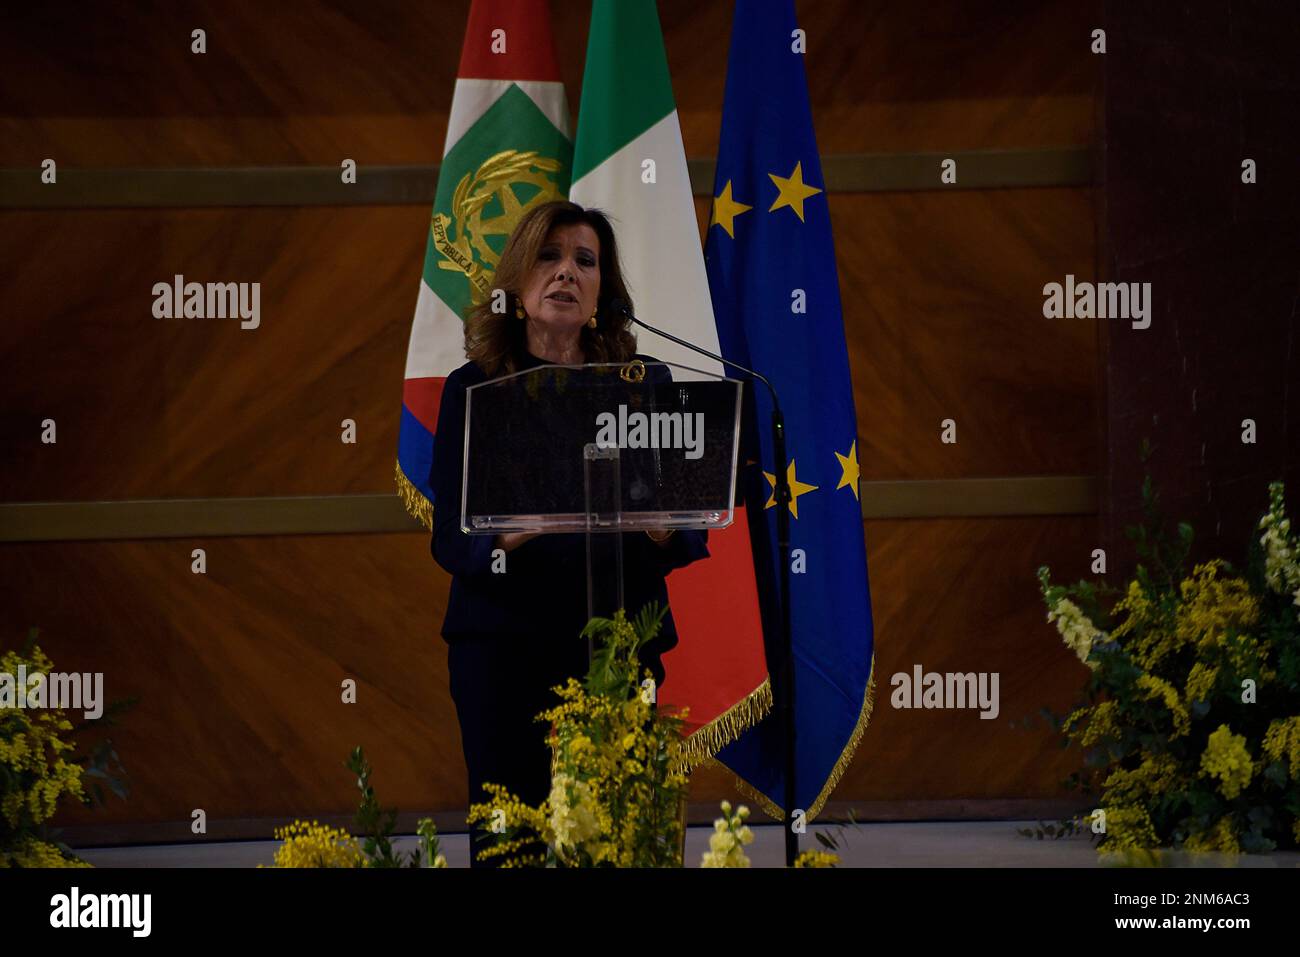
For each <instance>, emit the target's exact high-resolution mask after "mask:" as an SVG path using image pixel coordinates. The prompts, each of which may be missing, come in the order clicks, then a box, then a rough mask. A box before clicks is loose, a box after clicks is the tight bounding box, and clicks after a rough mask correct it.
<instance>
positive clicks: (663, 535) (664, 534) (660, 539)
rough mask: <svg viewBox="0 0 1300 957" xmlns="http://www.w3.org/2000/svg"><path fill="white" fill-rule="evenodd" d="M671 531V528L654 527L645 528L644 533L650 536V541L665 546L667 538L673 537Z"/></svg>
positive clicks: (661, 546)
mask: <svg viewBox="0 0 1300 957" xmlns="http://www.w3.org/2000/svg"><path fill="white" fill-rule="evenodd" d="M673 531H674V530H673V529H671V528H668V529H663V528H656V529H653V530H651V529H648V528H647V529H646V532H645V533H646V534H647V535H649V536H650V541H652V542H654V543H655V544H656V545H658V546H659V547H660V548H666V547H667V545H668V539H670V538H672V537H673Z"/></svg>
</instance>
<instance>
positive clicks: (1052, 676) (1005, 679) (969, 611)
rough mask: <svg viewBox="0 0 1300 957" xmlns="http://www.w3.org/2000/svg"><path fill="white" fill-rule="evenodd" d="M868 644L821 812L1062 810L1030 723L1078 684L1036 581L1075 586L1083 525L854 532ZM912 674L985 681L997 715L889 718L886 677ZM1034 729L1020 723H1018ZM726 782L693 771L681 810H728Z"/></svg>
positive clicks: (1043, 746)
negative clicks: (827, 806) (841, 762)
mask: <svg viewBox="0 0 1300 957" xmlns="http://www.w3.org/2000/svg"><path fill="white" fill-rule="evenodd" d="M865 529H866V538H867V555H868V568H869V574H870V577H871V600H872V615H873V619H874V625H875V637H876V663H875V677H876V701H875V707H874V710H873V712H872V718H871V723H870V724H869V725H868V727H867V731H866V733H865V735H864V736H863V739H862V743H861V745H860V746H859V747H858V750H857V753H856V754H855V755H854V759H853V763H852V764H851V765H850V766H849V769H848V771H847V773H846V774H845V776H844V778H843V780H842V781H841V782H840V786H839V787H838V788H837V789H836V791H835V792H834V800H836V801H841V802H845V801H847V802H852V801H871V800H882V801H923V800H927V799H940V800H943V799H949V800H951V799H957V798H968V799H991V798H1039V799H1047V798H1068V797H1071V796H1072V792H1070V791H1067V790H1065V789H1063V788H1061V786H1060V785H1061V782H1063V781H1064V780H1065V778H1066V777H1067V776H1068V775H1069V773H1070V771H1071V770H1074V769H1075V768H1076V767H1077V760H1078V756H1079V755H1078V751H1077V750H1074V751H1069V752H1064V751H1062V750H1061V748H1060V746H1059V744H1058V743H1057V738H1056V736H1055V735H1053V734H1052V733H1051V732H1050V730H1048V729H1047V728H1046V726H1045V725H1044V724H1043V723H1042V722H1041V721H1039V720H1036V719H1037V715H1038V712H1039V709H1041V708H1044V707H1047V708H1051V709H1053V710H1054V711H1055V712H1057V713H1058V714H1063V713H1065V712H1066V711H1068V710H1069V709H1070V707H1071V706H1072V705H1073V704H1074V702H1075V700H1076V698H1077V696H1078V695H1079V694H1080V693H1081V692H1082V689H1083V687H1084V685H1085V683H1086V682H1087V677H1088V672H1087V669H1086V668H1084V667H1083V666H1082V665H1081V664H1080V663H1079V660H1078V659H1077V658H1075V657H1074V655H1073V654H1072V653H1071V652H1070V651H1069V650H1068V649H1066V647H1065V646H1064V645H1063V644H1062V642H1061V640H1060V638H1059V636H1058V635H1057V633H1056V629H1055V628H1054V627H1053V626H1051V625H1048V624H1047V623H1046V610H1045V608H1044V607H1043V604H1042V601H1041V599H1040V597H1039V594H1038V582H1037V580H1036V578H1035V574H1036V572H1037V569H1038V567H1039V566H1040V565H1048V566H1050V567H1051V569H1052V577H1053V580H1055V581H1075V580H1077V579H1079V578H1081V577H1086V576H1087V574H1088V569H1087V561H1088V557H1089V553H1090V550H1091V549H1092V548H1093V547H1095V545H1096V543H1097V536H1098V534H1099V529H1098V522H1097V519H1096V518H1090V517H1080V518H1050V519H1028V518H1025V519H966V520H950V519H930V520H901V521H868V522H866V523H865ZM917 664H919V665H922V666H923V668H924V670H925V671H939V672H947V671H953V672H962V673H965V672H970V671H974V672H981V671H983V672H998V673H999V690H1000V713H999V715H998V717H997V718H996V719H991V720H988V719H982V718H980V717H979V716H978V712H977V711H939V710H914V709H911V710H904V709H895V708H893V707H892V706H891V703H890V695H891V693H892V691H893V688H892V686H891V684H890V678H891V676H893V675H894V674H896V673H898V672H904V673H906V674H908V675H909V676H910V675H911V673H912V666H913V665H917ZM1028 718H1033V719H1035V720H1034V721H1033V722H1032V724H1027V723H1026V719H1028ZM735 795H736V792H735V791H734V788H733V776H732V775H731V774H730V773H728V772H727V771H725V770H723V769H721V768H707V769H704V770H702V771H700V772H697V773H696V774H695V775H694V777H693V778H692V782H691V800H692V801H716V800H720V799H721V798H723V797H731V798H732V799H733V800H734V799H735Z"/></svg>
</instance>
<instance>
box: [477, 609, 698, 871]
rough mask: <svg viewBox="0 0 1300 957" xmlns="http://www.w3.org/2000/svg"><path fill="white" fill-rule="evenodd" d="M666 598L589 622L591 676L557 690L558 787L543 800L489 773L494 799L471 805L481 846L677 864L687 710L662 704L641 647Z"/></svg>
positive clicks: (577, 860) (508, 859) (567, 857)
mask: <svg viewBox="0 0 1300 957" xmlns="http://www.w3.org/2000/svg"><path fill="white" fill-rule="evenodd" d="M666 612H667V609H666V608H659V607H658V606H657V605H651V606H649V607H647V608H645V609H643V610H642V612H641V613H640V614H639V615H638V616H637V618H636V619H635V621H633V622H629V621H628V620H627V617H626V615H625V614H624V612H623V611H621V610H620V611H619V612H617V613H616V614H615V616H614V618H613V619H608V618H593V619H592V620H591V621H590V622H588V624H587V627H586V628H584V629H583V632H582V635H583V637H584V638H590V639H591V640H592V641H593V647H594V653H593V656H592V663H591V668H590V670H589V671H588V673H587V675H586V678H585V679H584V680H583V681H582V682H579V681H578V680H577V679H574V678H570V679H569V680H568V682H567V683H566V684H565V685H564V686H562V687H557V688H556V689H555V690H556V692H557V694H558V695H559V697H560V703H559V704H557V705H556V706H555V707H553V708H550V709H548V710H547V711H544V712H543V713H542V714H540V715H539V716H538V720H539V721H545V722H550V723H551V725H552V730H551V733H550V736H549V739H548V740H549V744H550V748H551V753H552V772H551V791H550V794H549V796H548V797H547V799H546V800H545V801H543V802H542V803H541V805H540V806H538V807H532V806H529V805H527V804H525V803H524V802H523V801H521V800H519V799H518V798H516V797H514V796H513V795H511V794H510V793H509V792H507V791H506V790H505V788H503V787H501V786H500V785H497V784H493V783H485V784H484V786H483V787H484V790H485V791H487V793H488V794H489V795H490V796H491V797H492V800H491V801H488V802H484V803H480V804H475V805H473V806H471V807H470V810H469V816H468V821H469V822H470V823H471V824H472V823H475V822H480V823H482V824H483V825H484V826H485V828H487V829H488V831H489V835H488V836H489V837H490V838H491V841H492V843H491V844H490V846H488V847H486V848H485V849H483V850H482V851H481V852H480V853H481V855H483V856H500V857H501V858H502V864H503V866H510V867H520V866H565V867H599V866H614V867H677V866H680V865H681V863H682V861H681V842H682V836H683V835H682V822H681V818H680V809H681V804H682V802H683V800H684V799H685V794H686V765H685V760H684V754H683V752H682V739H681V726H682V717H681V716H680V715H679V714H671V713H667V712H665V711H663V710H660V709H657V708H655V707H654V696H653V685H652V682H650V678H649V672H648V671H645V672H642V670H641V668H640V665H639V659H638V652H639V650H640V649H641V648H642V647H643V646H644V645H645V644H646V643H647V642H649V641H651V640H652V639H653V638H654V637H655V635H657V634H658V632H659V628H660V626H661V623H662V621H663V617H664V615H665V614H666Z"/></svg>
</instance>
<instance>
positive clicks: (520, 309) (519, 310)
mask: <svg viewBox="0 0 1300 957" xmlns="http://www.w3.org/2000/svg"><path fill="white" fill-rule="evenodd" d="M515 315H516V316H518V317H519V318H520V319H523V318H524V304H523V301H522V300H519V299H516V300H515Z"/></svg>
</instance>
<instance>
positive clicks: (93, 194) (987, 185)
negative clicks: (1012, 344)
mask: <svg viewBox="0 0 1300 957" xmlns="http://www.w3.org/2000/svg"><path fill="white" fill-rule="evenodd" d="M949 158H951V159H953V160H955V161H956V163H957V180H956V182H955V183H952V184H944V183H942V182H941V181H940V179H939V174H940V164H941V163H942V162H943V160H945V159H949ZM821 161H822V175H823V176H824V178H825V180H826V182H825V188H826V189H827V190H829V191H830V192H832V193H859V192H879V191H894V190H930V189H1023V188H1032V187H1044V186H1058V187H1059V186H1090V185H1092V184H1093V182H1094V180H1095V176H1094V170H1095V169H1096V168H1097V164H1096V163H1095V160H1094V157H1093V154H1092V150H1091V149H1090V148H1088V147H1058V148H1048V149H1026V150H955V151H948V152H934V153H880V154H875V153H872V154H866V153H855V154H828V155H826V156H823V157H822V158H821ZM687 165H688V167H689V170H690V177H691V189H692V190H693V191H694V193H695V195H696V196H709V195H711V194H712V190H713V174H714V169H715V167H716V165H717V161H716V159H714V158H712V157H708V158H703V159H693V160H690V161H689V162H688V164H687ZM437 183H438V166H437V165H425V166H361V167H359V168H358V170H357V181H356V183H354V184H350V185H348V184H344V183H343V182H342V180H341V176H340V169H339V168H338V167H333V166H278V167H247V168H238V167H230V168H213V169H203V168H198V169H76V168H62V169H60V170H59V173H58V181H57V182H56V183H53V184H45V183H42V182H41V171H40V170H39V169H3V170H0V208H5V209H85V208H92V207H137V208H152V207H177V208H186V207H198V206H392V205H400V206H406V205H413V204H414V205H421V206H431V205H432V204H433V199H434V190H435V189H436V187H437Z"/></svg>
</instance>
